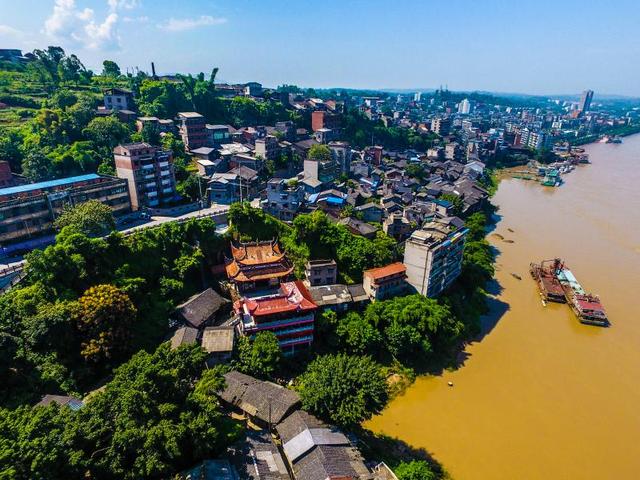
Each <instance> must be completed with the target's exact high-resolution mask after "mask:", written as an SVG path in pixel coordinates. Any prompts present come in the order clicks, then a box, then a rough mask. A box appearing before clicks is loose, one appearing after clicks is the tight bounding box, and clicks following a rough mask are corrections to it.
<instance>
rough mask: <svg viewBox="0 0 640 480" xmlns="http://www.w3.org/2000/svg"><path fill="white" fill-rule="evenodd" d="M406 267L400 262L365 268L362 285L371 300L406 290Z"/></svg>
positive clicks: (381, 298)
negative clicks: (369, 268)
mask: <svg viewBox="0 0 640 480" xmlns="http://www.w3.org/2000/svg"><path fill="white" fill-rule="evenodd" d="M406 278H407V268H406V267H405V266H404V264H402V263H401V262H396V263H392V264H390V265H387V266H385V267H380V268H373V269H371V270H365V271H364V274H363V276H362V287H363V288H364V291H365V292H367V295H368V296H369V298H370V299H371V301H375V300H385V299H387V298H392V297H395V296H396V295H399V294H401V293H403V292H405V291H406V290H407V287H408V285H407V281H406Z"/></svg>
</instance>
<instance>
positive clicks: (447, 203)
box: [433, 198, 453, 207]
mask: <svg viewBox="0 0 640 480" xmlns="http://www.w3.org/2000/svg"><path fill="white" fill-rule="evenodd" d="M433 203H437V204H438V205H441V206H443V207H450V206H452V205H453V203H451V202H450V201H449V200H443V199H441V198H438V199H436V200H434V201H433Z"/></svg>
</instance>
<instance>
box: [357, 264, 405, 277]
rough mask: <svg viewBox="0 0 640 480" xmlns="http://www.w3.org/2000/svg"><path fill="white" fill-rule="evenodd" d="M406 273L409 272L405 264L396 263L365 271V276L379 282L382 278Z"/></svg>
mask: <svg viewBox="0 0 640 480" xmlns="http://www.w3.org/2000/svg"><path fill="white" fill-rule="evenodd" d="M406 271H407V267H405V266H404V263H401V262H396V263H392V264H390V265H386V266H384V267H380V268H372V269H371V270H365V271H364V275H365V276H369V277H371V278H373V279H374V280H379V279H382V278H386V277H390V276H391V275H397V274H400V273H405V272H406Z"/></svg>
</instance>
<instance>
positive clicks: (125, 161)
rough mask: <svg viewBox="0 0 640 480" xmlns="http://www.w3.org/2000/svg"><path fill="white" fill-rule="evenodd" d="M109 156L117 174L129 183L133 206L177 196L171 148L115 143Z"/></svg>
mask: <svg viewBox="0 0 640 480" xmlns="http://www.w3.org/2000/svg"><path fill="white" fill-rule="evenodd" d="M113 157H114V160H115V163H116V172H117V175H118V177H120V178H124V179H126V180H127V182H128V183H129V192H130V195H131V207H132V208H133V210H138V209H140V208H142V207H159V206H163V205H166V204H167V203H170V202H173V201H176V200H178V193H177V191H176V178H175V173H174V169H173V157H172V154H171V152H169V151H165V150H162V149H161V148H160V147H154V146H153V145H150V144H148V143H144V142H140V143H131V144H128V145H118V146H117V147H116V148H115V149H114V150H113Z"/></svg>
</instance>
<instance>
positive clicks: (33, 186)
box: [0, 173, 100, 195]
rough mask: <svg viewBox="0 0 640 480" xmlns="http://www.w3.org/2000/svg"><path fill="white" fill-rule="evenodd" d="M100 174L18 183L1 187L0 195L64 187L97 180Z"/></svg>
mask: <svg viewBox="0 0 640 480" xmlns="http://www.w3.org/2000/svg"><path fill="white" fill-rule="evenodd" d="M96 178H100V175H97V174H95V173H88V174H87V175H78V176H77V177H67V178H58V179H57V180H48V181H46V182H38V183H29V184H27V185H18V186H17V187H9V188H0V195H13V194H15V193H24V192H30V191H32V190H41V189H47V188H54V187H63V186H65V185H71V184H73V183H76V182H85V181H87V180H95V179H96Z"/></svg>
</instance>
